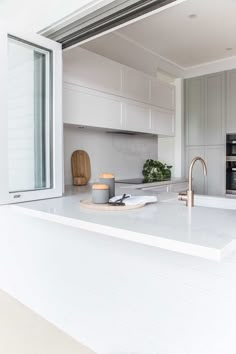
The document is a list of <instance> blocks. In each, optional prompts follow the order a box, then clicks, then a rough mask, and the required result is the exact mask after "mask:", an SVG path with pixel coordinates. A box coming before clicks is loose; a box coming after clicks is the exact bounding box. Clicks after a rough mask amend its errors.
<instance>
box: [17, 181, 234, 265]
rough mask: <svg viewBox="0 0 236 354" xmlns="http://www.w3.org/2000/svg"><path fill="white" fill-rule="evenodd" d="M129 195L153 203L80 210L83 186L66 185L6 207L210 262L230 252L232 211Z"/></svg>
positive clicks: (162, 196)
mask: <svg viewBox="0 0 236 354" xmlns="http://www.w3.org/2000/svg"><path fill="white" fill-rule="evenodd" d="M129 192H130V189H129V186H127V187H126V189H125V186H120V185H119V184H117V185H116V194H123V193H129ZM132 195H157V197H158V202H157V203H154V204H149V205H146V206H145V207H143V208H140V209H137V210H131V211H113V212H111V211H109V212H108V211H96V210H87V209H84V208H82V207H81V206H80V200H82V199H87V198H89V197H91V186H90V185H88V186H85V187H67V188H66V192H65V196H64V197H63V198H57V199H50V200H42V201H36V202H28V203H22V204H18V205H17V206H12V208H17V210H18V211H21V212H24V213H26V214H30V215H33V216H36V217H40V218H43V219H46V220H50V221H55V222H58V223H61V224H64V225H69V226H74V227H78V228H82V229H84V230H88V231H92V232H96V233H97V234H103V235H107V236H109V237H115V238H120V239H124V240H127V241H131V242H136V243H140V244H144V245H149V246H152V247H158V248H162V249H167V250H170V251H175V252H179V253H184V254H188V255H194V256H199V257H203V258H208V259H213V260H221V259H222V258H223V257H225V256H227V255H228V254H229V253H231V252H232V251H234V250H235V249H236V234H235V229H236V210H225V209H217V208H209V207H208V208H206V207H198V206H196V207H194V208H191V209H189V208H186V207H185V204H184V203H183V202H179V201H177V194H175V193H155V192H153V191H150V190H145V191H143V190H138V189H132Z"/></svg>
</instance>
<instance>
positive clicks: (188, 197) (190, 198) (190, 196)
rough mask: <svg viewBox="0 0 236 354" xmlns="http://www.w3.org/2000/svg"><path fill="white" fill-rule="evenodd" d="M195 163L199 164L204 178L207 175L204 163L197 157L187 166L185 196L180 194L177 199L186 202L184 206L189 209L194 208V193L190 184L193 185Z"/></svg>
mask: <svg viewBox="0 0 236 354" xmlns="http://www.w3.org/2000/svg"><path fill="white" fill-rule="evenodd" d="M196 161H200V162H201V164H202V167H203V173H204V175H205V176H206V175H207V167H206V163H205V161H204V160H203V159H202V158H201V157H199V156H197V157H195V158H194V159H193V160H192V162H191V164H190V166H189V173H188V190H187V193H185V194H183V193H180V194H179V197H178V199H179V200H184V201H185V202H186V206H189V207H193V206H194V192H193V188H192V184H193V183H192V179H193V166H194V164H195V162H196Z"/></svg>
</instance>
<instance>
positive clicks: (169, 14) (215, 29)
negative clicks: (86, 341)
mask: <svg viewBox="0 0 236 354" xmlns="http://www.w3.org/2000/svg"><path fill="white" fill-rule="evenodd" d="M191 14H196V15H197V17H196V18H193V19H191V18H189V17H188V16H189V15H191ZM116 38H117V39H116V40H115V34H114V33H110V34H107V35H105V36H103V37H100V38H98V39H96V40H94V41H91V42H88V43H86V44H85V45H83V47H85V48H87V49H90V50H93V51H95V52H97V53H98V54H101V55H104V56H108V57H111V59H114V56H118V57H119V56H120V57H121V56H122V55H121V54H120V53H121V52H122V51H123V48H122V43H121V42H122V41H121V39H122V40H123V42H124V44H123V47H124V48H125V53H126V54H124V53H123V55H129V56H132V53H128V52H129V49H128V47H129V46H128V45H127V42H128V43H130V48H132V45H136V46H138V47H139V48H145V49H147V51H149V53H151V54H152V55H153V54H154V55H156V56H157V57H159V58H161V57H164V58H165V59H166V60H167V61H169V62H170V63H173V64H175V65H176V66H178V67H181V68H182V69H186V68H190V67H193V66H196V65H201V64H204V63H208V62H212V61H217V60H221V59H224V58H229V57H233V56H236V0H187V1H185V2H183V3H180V4H178V5H176V6H173V7H170V8H168V9H166V10H164V11H162V12H159V13H157V14H155V15H152V16H149V17H147V18H145V19H143V20H140V21H138V22H136V23H133V24H131V25H128V26H126V27H124V28H122V29H119V30H118V31H116ZM125 42H126V44H125ZM226 48H233V49H232V50H230V51H227V50H226ZM114 53H115V54H114ZM120 61H122V58H120ZM235 63H236V62H235Z"/></svg>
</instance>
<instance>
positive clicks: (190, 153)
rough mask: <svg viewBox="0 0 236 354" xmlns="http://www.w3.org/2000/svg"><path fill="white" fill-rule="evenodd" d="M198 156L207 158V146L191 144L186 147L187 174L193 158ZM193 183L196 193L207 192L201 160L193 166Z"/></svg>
mask: <svg viewBox="0 0 236 354" xmlns="http://www.w3.org/2000/svg"><path fill="white" fill-rule="evenodd" d="M196 156H199V157H201V158H203V159H204V160H205V148H204V147H203V146H191V147H187V149H186V166H185V171H186V176H188V170H189V165H190V163H191V161H192V159H193V158H194V157H196ZM192 177H193V179H192V183H193V184H192V185H193V190H194V193H197V194H206V192H207V188H206V178H205V176H204V175H203V168H202V164H201V162H200V161H197V162H196V164H195V166H194V167H193V175H192Z"/></svg>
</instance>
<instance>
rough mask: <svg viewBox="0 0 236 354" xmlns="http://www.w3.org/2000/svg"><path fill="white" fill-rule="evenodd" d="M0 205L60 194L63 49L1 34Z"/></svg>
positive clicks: (30, 38)
mask: <svg viewBox="0 0 236 354" xmlns="http://www.w3.org/2000/svg"><path fill="white" fill-rule="evenodd" d="M0 36H1V57H0V63H1V65H0V78H1V80H0V92H1V104H0V115H1V130H0V163H1V174H0V204H5V203H15V202H23V201H29V200H36V199H44V198H50V197H57V196H60V195H62V117H61V85H62V74H61V72H62V63H61V55H62V50H61V45H60V44H58V43H56V42H54V41H52V40H49V39H46V38H44V37H42V36H40V35H32V36H27V37H25V36H24V37H22V36H20V35H18V34H12V33H7V32H1V34H0Z"/></svg>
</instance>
